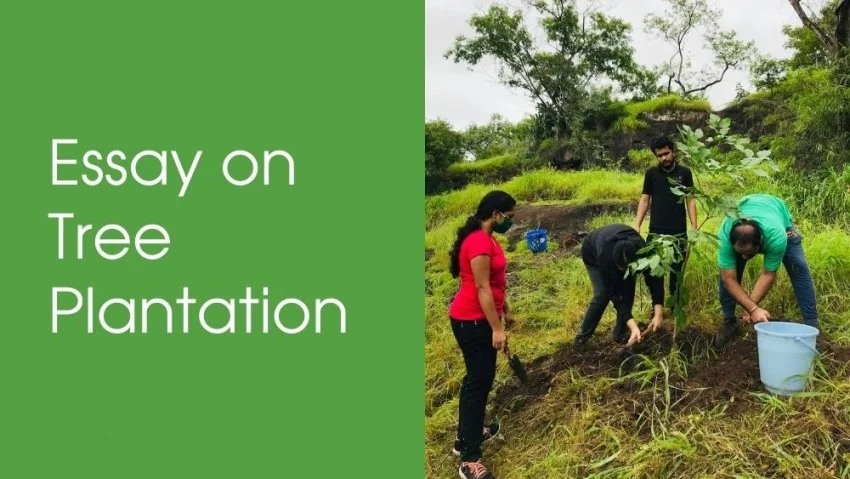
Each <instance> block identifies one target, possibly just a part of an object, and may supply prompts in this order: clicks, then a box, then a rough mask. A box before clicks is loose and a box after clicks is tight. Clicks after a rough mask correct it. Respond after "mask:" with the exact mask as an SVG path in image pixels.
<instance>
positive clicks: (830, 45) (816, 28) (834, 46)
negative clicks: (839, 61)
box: [788, 0, 848, 55]
mask: <svg viewBox="0 0 850 479" xmlns="http://www.w3.org/2000/svg"><path fill="white" fill-rule="evenodd" d="M847 2H848V0H843V2H842V3H844V4H846V3H847ZM788 3H790V4H791V7H792V8H794V11H795V12H797V16H798V17H800V21H802V22H803V25H805V26H806V28H808V29H809V30H811V31H812V32H813V33H814V34H815V36H816V37H818V40H820V42H821V45H823V47H824V48H826V50H827V51H828V52H829V53H830V54H832V55H834V54H836V53H837V51H838V42H837V41H836V39H835V38H833V37H832V36H831V35H830V34H829V33H827V32H825V31H824V30H823V28H821V27H820V25H818V24H817V23H815V22H813V21H812V20H811V19H810V18H809V16H808V15H806V12H805V11H804V10H803V6H802V5H800V0H788Z"/></svg>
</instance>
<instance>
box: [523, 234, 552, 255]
mask: <svg viewBox="0 0 850 479" xmlns="http://www.w3.org/2000/svg"><path fill="white" fill-rule="evenodd" d="M548 233H549V232H548V231H546V230H545V229H543V228H539V229H536V230H531V231H528V232H527V233H525V243H526V244H527V245H528V249H530V250H531V251H532V252H533V253H540V252H543V251H546V247H547V246H548V242H547V235H548Z"/></svg>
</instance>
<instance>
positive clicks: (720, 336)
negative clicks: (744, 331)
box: [714, 321, 740, 349]
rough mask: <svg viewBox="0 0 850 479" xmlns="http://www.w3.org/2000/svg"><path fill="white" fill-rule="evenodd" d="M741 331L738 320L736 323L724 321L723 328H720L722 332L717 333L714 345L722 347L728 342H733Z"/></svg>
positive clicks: (718, 347)
mask: <svg viewBox="0 0 850 479" xmlns="http://www.w3.org/2000/svg"><path fill="white" fill-rule="evenodd" d="M739 333H740V327H739V326H738V322H737V321H736V322H734V323H726V322H724V323H723V328H721V329H720V332H719V333H717V336H716V337H715V338H714V347H715V348H717V349H720V348H722V347H724V346H726V345H727V344H729V343H731V342H732V341H733V340H734V339H735V337H737V336H738V334H739Z"/></svg>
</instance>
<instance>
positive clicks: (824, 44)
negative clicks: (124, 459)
mask: <svg viewBox="0 0 850 479" xmlns="http://www.w3.org/2000/svg"><path fill="white" fill-rule="evenodd" d="M790 3H791V6H792V7H794V11H795V12H796V13H797V16H798V17H800V20H801V21H802V22H803V24H802V25H800V26H796V27H792V26H790V25H785V26H784V27H783V28H782V32H783V33H784V34H785V36H786V37H787V38H788V40H787V41H786V43H785V46H786V47H788V48H790V49H792V50H794V55H793V56H792V57H791V59H790V60H789V63H788V66H789V67H790V68H804V67H811V66H814V67H823V66H828V65H830V64H831V63H832V62H833V60H834V59H835V57H836V53H837V45H838V42H837V39H836V38H834V37H833V36H832V35H831V34H830V33H829V32H834V31H837V30H838V16H837V15H835V11H836V9H837V7H838V4H839V0H830V1H829V2H828V3H827V4H826V5H824V6H823V8H822V9H821V10H820V12H819V13H818V14H817V15H814V16H810V15H808V14H807V13H806V12H805V10H803V7H802V6H801V5H800V2H795V1H790Z"/></svg>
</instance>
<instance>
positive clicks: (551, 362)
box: [492, 326, 850, 417]
mask: <svg viewBox="0 0 850 479" xmlns="http://www.w3.org/2000/svg"><path fill="white" fill-rule="evenodd" d="M641 329H644V326H641ZM744 330H745V331H746V333H744V334H743V336H741V337H738V338H737V339H736V340H735V341H734V342H732V343H731V344H729V345H727V346H726V347H725V348H723V349H721V350H716V349H714V348H713V339H714V335H713V333H711V332H705V331H701V330H698V329H695V328H690V329H687V330H685V331H682V332H680V333H679V335H678V337H677V338H676V343H677V344H678V349H679V351H680V353H681V354H680V355H679V358H681V360H682V361H681V364H683V365H684V366H685V367H686V370H685V371H682V372H681V373H679V372H678V371H677V369H676V368H675V367H670V368H669V369H668V370H667V371H665V370H664V369H663V368H661V367H660V363H661V360H662V359H663V358H668V360H667V361H666V364H667V365H668V366H670V365H671V364H672V361H671V360H670V359H669V357H670V352H671V350H672V346H673V341H672V339H673V338H672V334H671V333H670V332H669V331H666V330H663V331H659V332H657V333H655V334H651V335H648V336H646V338H645V339H644V342H643V343H641V344H639V345H637V346H635V347H633V348H631V350H625V349H624V348H623V346H622V345H620V344H617V343H615V342H614V341H613V339H611V338H610V337H608V336H606V335H604V334H602V333H601V332H597V334H596V335H595V336H594V337H593V338H592V339H591V341H590V342H589V343H588V344H587V345H586V346H585V347H584V348H582V349H581V350H576V348H575V347H574V346H573V344H572V343H567V344H564V345H562V346H561V347H560V348H559V349H558V350H557V351H555V353H554V354H552V355H547V356H541V357H538V358H536V359H534V360H532V361H531V362H529V363H528V364H526V369H527V372H528V382H527V383H521V382H520V381H519V380H518V379H517V378H512V379H511V380H510V381H508V382H507V383H505V384H504V385H502V386H501V387H500V388H498V389H497V390H496V391H495V393H494V395H493V400H492V407H493V412H494V413H495V414H499V415H503V414H506V413H517V412H519V411H521V410H523V409H525V408H526V407H528V406H530V405H533V404H535V403H536V402H538V401H540V400H541V399H542V398H543V397H544V396H546V395H547V394H548V393H549V392H550V389H551V388H552V387H553V380H554V379H555V377H556V376H558V375H559V374H560V373H562V372H564V371H566V370H572V371H573V372H575V373H577V374H579V375H581V376H584V377H586V378H608V379H617V378H621V379H622V380H621V381H617V382H615V383H614V384H613V385H612V386H611V387H610V388H609V389H608V390H607V392H606V393H605V397H604V398H603V400H604V401H605V404H608V405H610V406H611V407H620V406H623V407H630V406H634V405H635V404H643V405H650V404H651V403H652V401H657V400H658V399H657V397H656V396H654V394H653V388H654V387H668V386H669V389H670V400H669V410H670V412H688V411H707V410H714V409H716V410H718V411H724V412H725V414H726V415H727V416H733V417H734V416H737V415H739V414H740V413H742V412H744V411H746V410H747V409H748V408H751V407H757V406H758V405H757V404H756V398H754V397H753V396H752V394H751V393H764V392H766V390H765V389H764V387H763V386H762V384H761V381H760V378H759V365H758V346H757V344H756V337H755V333H754V331H752V330H751V328H750V329H747V328H744ZM819 350H820V351H822V352H823V353H824V358H826V364H827V366H828V369H829V370H830V372H831V373H835V372H837V371H840V370H842V369H843V368H844V367H845V366H846V365H847V360H848V359H850V348H841V347H836V346H832V345H829V343H826V342H824V343H822V344H820V345H819ZM644 357H645V358H648V359H650V360H651V361H644ZM646 372H650V374H648V375H644V376H643V377H649V378H650V380H649V381H648V382H645V383H641V382H640V377H638V374H637V373H646ZM630 373H636V374H635V375H634V376H635V377H633V378H626V377H625V376H628V375H629V374H630ZM554 387H569V384H566V385H565V384H564V383H563V381H559V383H558V385H556V386H554Z"/></svg>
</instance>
